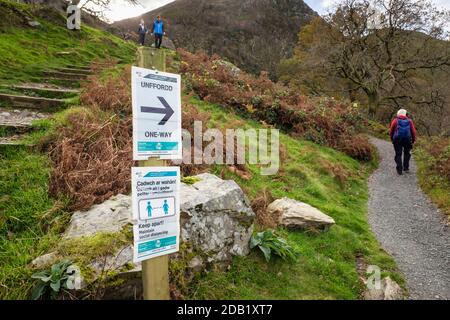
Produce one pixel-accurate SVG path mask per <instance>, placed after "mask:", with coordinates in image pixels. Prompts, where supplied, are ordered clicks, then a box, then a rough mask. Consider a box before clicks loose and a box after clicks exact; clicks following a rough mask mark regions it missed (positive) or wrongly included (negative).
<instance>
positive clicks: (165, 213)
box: [131, 167, 180, 262]
mask: <svg viewBox="0 0 450 320" xmlns="http://www.w3.org/2000/svg"><path fill="white" fill-rule="evenodd" d="M131 181H132V182H131V183H132V189H131V190H132V195H133V197H132V206H133V207H132V208H133V221H137V223H136V224H135V225H134V226H133V234H134V262H140V261H144V260H147V259H150V258H155V257H159V256H162V255H166V254H170V253H174V252H177V251H178V249H179V235H180V224H179V221H180V214H179V212H180V198H179V190H180V168H179V167H139V168H133V169H132V177H131Z"/></svg>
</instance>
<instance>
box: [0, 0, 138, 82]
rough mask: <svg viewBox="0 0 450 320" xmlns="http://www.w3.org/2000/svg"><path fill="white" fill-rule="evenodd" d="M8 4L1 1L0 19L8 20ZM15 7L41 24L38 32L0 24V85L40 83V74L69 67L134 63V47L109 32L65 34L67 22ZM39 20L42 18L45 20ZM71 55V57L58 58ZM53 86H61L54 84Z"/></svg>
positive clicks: (91, 30)
mask: <svg viewBox="0 0 450 320" xmlns="http://www.w3.org/2000/svg"><path fill="white" fill-rule="evenodd" d="M8 4H9V5H11V2H10V1H6V0H0V19H5V20H10V19H12V18H11V15H16V16H17V15H18V14H17V13H12V12H11V11H10V10H8V9H7V6H8ZM14 6H15V7H16V8H17V9H19V11H20V12H23V13H24V14H25V13H26V12H28V15H31V16H33V18H34V19H36V20H38V21H39V22H40V23H41V26H39V27H38V28H30V27H27V26H23V25H17V24H5V25H1V24H0V82H1V83H3V84H9V83H18V82H21V81H39V80H40V78H41V75H42V71H44V70H50V69H54V68H57V67H63V66H65V65H68V64H73V65H89V64H90V63H91V61H93V60H103V59H107V58H118V59H121V60H123V63H126V62H131V61H132V60H133V59H134V55H135V50H136V46H135V44H133V43H131V42H125V41H123V40H122V39H120V38H118V37H116V36H114V35H112V34H111V33H108V32H103V31H100V30H97V29H95V28H91V27H89V26H87V25H85V24H83V25H82V28H81V30H80V31H71V30H68V29H67V28H66V26H65V24H66V20H65V18H64V17H63V16H62V15H58V14H55V13H52V14H45V13H44V14H43V13H40V14H39V13H38V12H37V11H36V10H35V9H33V8H32V7H29V6H26V5H20V6H17V4H14ZM41 16H45V19H44V18H42V17H41ZM61 52H70V53H71V54H70V55H61ZM56 83H60V82H58V81H56Z"/></svg>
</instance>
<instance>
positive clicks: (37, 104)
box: [0, 93, 65, 109]
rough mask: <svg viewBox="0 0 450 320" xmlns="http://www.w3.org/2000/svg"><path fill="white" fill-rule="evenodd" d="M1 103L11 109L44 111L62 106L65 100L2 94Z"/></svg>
mask: <svg viewBox="0 0 450 320" xmlns="http://www.w3.org/2000/svg"><path fill="white" fill-rule="evenodd" d="M0 102H5V103H6V104H7V105H8V106H9V107H21V108H30V109H43V108H48V107H59V106H62V105H64V103H65V100H63V99H49V98H41V97H28V96H20V95H13V94H6V93H0Z"/></svg>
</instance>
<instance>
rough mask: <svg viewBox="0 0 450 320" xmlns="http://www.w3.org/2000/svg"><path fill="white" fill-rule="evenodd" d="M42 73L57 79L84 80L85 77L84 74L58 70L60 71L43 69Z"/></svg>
mask: <svg viewBox="0 0 450 320" xmlns="http://www.w3.org/2000/svg"><path fill="white" fill-rule="evenodd" d="M44 75H46V76H48V77H52V78H55V79H57V80H74V81H81V80H85V79H86V78H87V75H86V74H81V73H67V72H60V71H44Z"/></svg>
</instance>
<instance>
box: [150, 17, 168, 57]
mask: <svg viewBox="0 0 450 320" xmlns="http://www.w3.org/2000/svg"><path fill="white" fill-rule="evenodd" d="M152 34H155V48H157V49H159V48H160V47H161V43H162V38H163V35H165V34H166V32H165V31H164V22H163V21H162V20H161V16H157V17H156V20H155V21H153V28H152Z"/></svg>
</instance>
